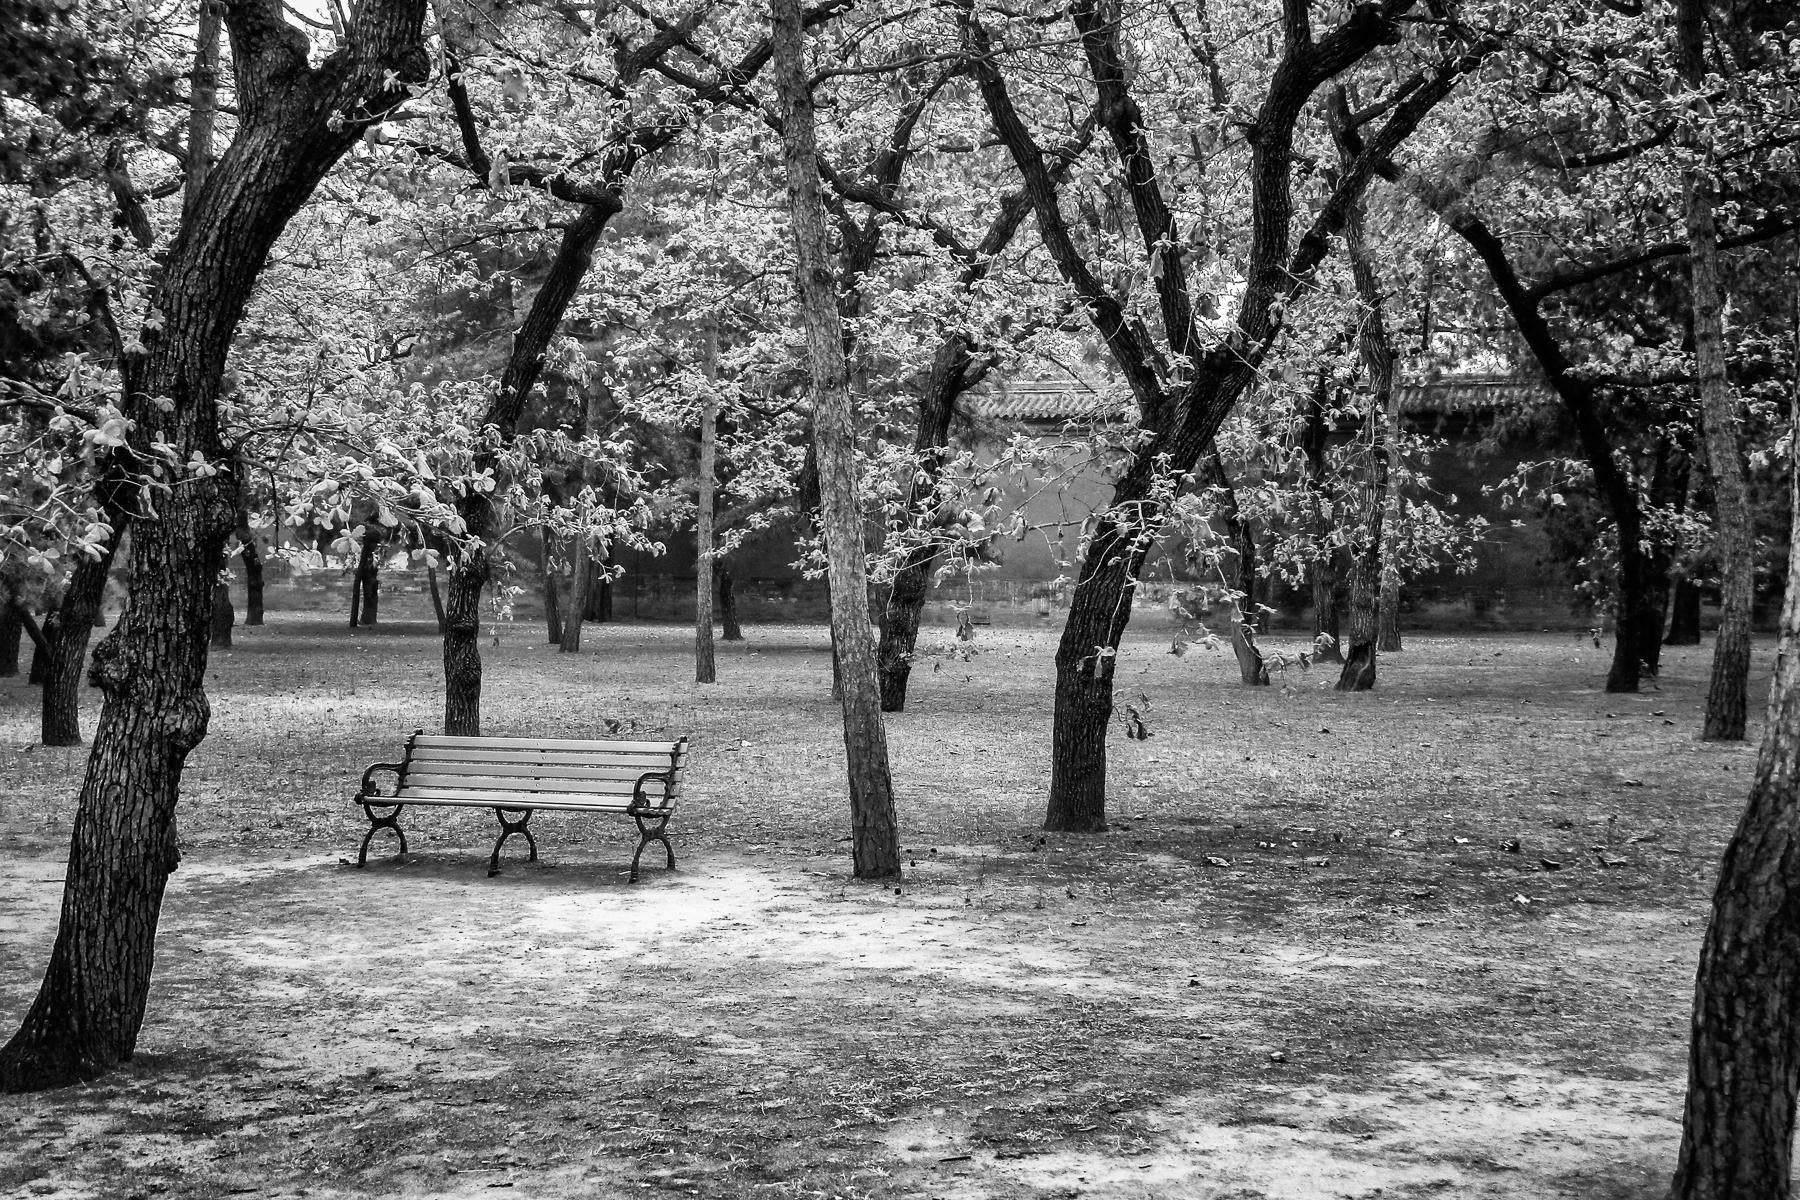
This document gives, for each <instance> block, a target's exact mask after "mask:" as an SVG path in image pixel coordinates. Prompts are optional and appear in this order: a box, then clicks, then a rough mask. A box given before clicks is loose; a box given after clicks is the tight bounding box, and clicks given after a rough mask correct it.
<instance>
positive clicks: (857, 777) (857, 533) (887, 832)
mask: <svg viewBox="0 0 1800 1200" xmlns="http://www.w3.org/2000/svg"><path fill="white" fill-rule="evenodd" d="M770 10H771V15H772V18H773V23H774V36H773V39H772V40H773V44H774V69H775V76H776V89H777V91H778V93H779V95H780V99H781V115H782V121H781V125H782V138H781V140H782V150H783V158H784V159H785V160H786V167H787V184H788V208H789V212H790V213H791V226H792V230H793V236H794V248H795V260H796V261H795V277H796V284H797V286H798V290H799V301H800V316H801V322H802V324H803V325H804V326H805V329H806V346H807V359H808V362H809V364H810V367H811V373H812V385H813V444H814V446H815V448H816V449H817V457H818V463H819V498H820V517H821V523H822V525H823V527H824V533H825V548H826V556H827V560H828V579H829V583H830V593H831V631H832V640H833V643H834V645H835V646H836V647H837V658H838V662H839V666H840V672H841V678H842V680H843V711H844V753H845V758H846V760H847V765H848V771H849V785H850V836H851V842H850V850H851V857H852V861H853V862H854V864H855V873H856V877H857V878H859V879H886V878H892V877H894V876H897V875H899V874H900V839H899V830H898V828H897V826H896V823H895V818H894V793H893V781H892V778H891V776H890V774H889V770H888V754H887V733H886V731H885V730H884V728H883V727H882V721H881V692H880V686H879V684H878V682H877V680H876V676H875V638H874V633H873V630H872V629H871V628H870V624H869V589H868V583H867V579H866V571H865V564H864V547H863V522H862V513H861V512H860V510H859V508H858V505H857V486H856V464H855V429H854V427H853V424H852V420H851V412H850V396H849V390H848V382H847V380H848V376H847V373H846V369H845V364H844V331H843V321H842V319H841V318H840V316H839V315H838V308H837V297H836V295H835V281H836V272H834V271H833V270H832V269H831V263H830V261H829V258H828V255H827V250H826V245H825V204H824V200H823V197H822V196H821V195H820V190H819V167H818V156H817V152H816V150H815V142H814V139H815V132H814V127H813V98H812V90H811V86H810V84H809V83H808V81H807V73H806V47H805V45H804V40H805V35H804V33H803V32H802V29H801V23H800V4H799V0H771V4H770Z"/></svg>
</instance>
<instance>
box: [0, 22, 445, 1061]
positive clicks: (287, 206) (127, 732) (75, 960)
mask: <svg viewBox="0 0 1800 1200" xmlns="http://www.w3.org/2000/svg"><path fill="white" fill-rule="evenodd" d="M424 11H425V5H424V3H423V0H363V3H362V4H361V5H360V6H359V7H358V9H357V12H356V15H355V18H354V21H353V24H352V27H351V29H350V30H349V34H348V37H347V38H346V41H345V43H344V44H343V46H342V48H340V49H338V50H337V51H335V52H333V53H332V54H331V55H329V56H327V57H326V58H325V59H324V60H323V61H322V62H321V63H320V64H319V65H318V66H316V67H312V66H309V65H308V63H307V53H306V49H305V45H306V41H305V39H304V38H303V37H301V36H300V35H299V34H298V33H297V32H296V31H295V30H293V29H292V28H290V27H288V26H286V25H285V24H284V23H283V22H282V20H281V18H280V17H279V16H278V15H276V14H274V13H273V12H272V11H271V10H269V9H267V8H265V7H263V6H256V5H233V6H232V7H231V8H229V9H228V10H227V12H226V20H227V22H228V24H229V25H230V27H231V34H232V39H231V41H232V50H233V59H234V67H235V79H236V83H237V106H238V118H237V119H238V135H237V137H236V139H235V140H234V141H233V143H232V145H231V147H230V148H229V149H228V150H227V151H226V152H225V154H224V156H223V157H222V158H221V159H220V161H219V162H218V164H217V166H216V167H215V168H214V170H213V172H212V175H211V176H210V178H209V179H208V181H207V184H206V186H205V187H204V188H203V189H201V191H200V193H199V194H198V195H197V196H196V197H195V201H194V203H193V204H192V205H191V206H190V207H189V210H188V214H187V216H186V217H185V218H184V220H183V222H182V226H181V229H180V230H179V232H177V234H176V235H175V238H174V240H173V242H172V243H171V245H170V246H169V249H168V253H167V257H166V259H165V261H164V268H163V272H162V276H161V279H160V280H159V282H158V284H157V287H156V291H155V293H154V294H153V296H152V297H151V300H150V309H151V311H153V312H156V313H159V314H160V315H161V316H162V322H161V325H160V327H158V328H146V329H145V330H144V331H143V333H142V341H143V344H144V352H143V353H142V354H138V355H133V356H130V357H128V358H127V359H126V361H125V363H124V364H123V365H124V407H125V411H126V413H127V415H128V416H130V417H131V418H132V419H133V421H134V422H135V427H134V429H133V432H132V437H133V439H134V443H136V449H137V452H138V453H140V454H145V453H147V452H148V444H149V442H150V441H151V440H152V439H161V440H162V441H164V442H166V443H168V444H169V445H170V446H171V447H172V448H173V450H174V453H175V457H176V458H177V460H178V461H188V459H189V458H190V456H191V455H192V454H194V453H199V454H201V455H203V456H204V457H205V458H206V459H209V460H217V459H219V458H222V457H223V456H224V454H225V448H224V446H223V444H222V441H221V438H220V432H219V412H218V399H219V392H220V387H221V379H222V376H223V374H224V369H225V361H226V356H227V353H228V352H229V350H230V347H231V341H232V337H233V334H234V333H235V331H236V329H237V326H238V322H239V321H240V319H241V318H242V315H243V312H244V307H245V304H246V303H247V301H248V299H249V296H250V292H251V289H252V287H253V285H254V283H255V280H256V276H257V274H258V272H259V271H260V270H261V268H262V265H263V263H264V261H265V259H266V257H267V254H268V251H269V247H270V246H271V245H272V244H273V242H274V240H275V239H276V237H278V236H279V235H280V233H281V231H282V229H283V228H284V227H285V226H286V225H287V223H288V221H289V220H290V219H291V218H292V216H293V215H294V213H295V212H296V211H297V210H298V208H299V207H300V205H301V204H303V203H304V202H305V200H306V198H307V196H308V195H309V194H310V193H311V192H312V190H313V187H314V186H315V185H316V184H317V182H318V180H319V179H320V178H321V177H322V176H323V175H324V173H325V172H326V171H327V170H328V169H330V167H331V165H332V164H333V163H334V162H335V161H336V160H337V159H338V158H339V157H340V156H341V155H342V154H343V153H344V151H346V150H347V149H349V147H350V146H351V145H353V144H354V143H355V141H356V140H357V138H359V137H360V136H361V135H362V133H363V130H364V129H365V128H367V127H368V125H369V123H370V121H371V120H372V119H375V118H377V117H378V116H379V115H380V114H384V113H386V112H387V111H389V110H390V109H391V108H392V107H393V106H394V105H396V104H398V103H399V102H400V101H401V100H402V99H403V98H404V97H405V96H406V95H407V94H408V88H409V86H410V85H411V84H414V83H418V82H422V81H423V80H424V79H425V78H426V77H427V76H428V74H429V72H430V59H429V57H428V56H427V55H426V53H425V50H424V47H423V46H422V45H421V44H420V29H421V25H422V23H423V20H424ZM347 114H348V115H347ZM153 401H154V402H153ZM182 483H183V486H181V487H178V488H174V489H172V490H171V491H170V492H169V493H168V494H166V495H164V496H162V497H159V499H158V505H157V507H158V512H157V514H156V515H155V516H154V517H150V516H145V517H143V518H141V519H138V520H135V521H134V525H133V528H132V553H131V565H130V596H131V603H130V604H129V605H128V606H127V607H126V610H125V612H124V614H123V616H122V617H121V618H120V621H119V624H118V626H117V628H115V629H114V630H113V632H112V633H111V634H109V635H108V636H107V637H106V638H105V639H104V640H103V641H102V642H101V643H100V645H99V646H98V647H97V648H96V649H95V651H94V664H93V672H92V674H93V678H94V681H95V682H96V683H97V684H99V686H100V687H101V688H102V690H103V692H104V694H105V700H104V703H103V706H102V708H101V713H100V725H99V729H98V731H97V732H96V735H95V738H94V746H93V749H92V751H91V752H90V754H89V756H88V765H87V773H86V776H85V778H84V780H83V782H82V787H81V795H80V797H79V800H78V801H77V805H76V811H75V819H74V830H73V834H72V836H71V840H70V848H69V859H68V867H67V871H66V876H65V878H66V883H65V885H64V890H63V903H62V915H61V923H60V925H59V926H58V929H57V936H56V941H55V943H54V945H53V946H52V948H51V952H50V962H49V964H48V966H47V967H46V969H45V972H44V980H43V984H42V986H41V987H40V989H39V991H38V994H37V997H36V999H35V1000H34V1001H33V1003H32V1004H31V1006H30V1008H29V1009H28V1010H27V1012H26V1014H25V1018H24V1020H23V1021H22V1022H21V1024H20V1027H19V1030H18V1032H17V1033H16V1034H14V1036H13V1038H12V1040H11V1041H9V1042H8V1043H7V1044H6V1046H5V1047H4V1048H3V1049H0V1090H4V1091H24V1090H35V1089H40V1088H48V1087H56V1086H62V1085H66V1084H70V1083H73V1082H75V1081H77V1080H81V1079H89V1078H92V1077H94V1076H96V1075H99V1074H101V1073H103V1072H105V1071H106V1070H108V1069H109V1068H111V1067H112V1066H114V1065H115V1064H117V1063H118V1062H120V1061H122V1060H125V1059H129V1058H130V1057H131V1055H132V1052H133V1050H134V1048H135V1045H136V1042H137V1035H138V1030H139V1029H140V1028H141V1026H142V1024H143V1020H144V1012H145V1004H146V1001H147V997H148V993H149V986H150V970H151V964H152V961H153V959H154V955H155V938H156V925H157V917H158V915H159V912H160V909H161V902H162V894H163V889H164V886H165V884H166V883H167V880H168V875H169V872H170V871H172V870H173V869H174V868H175V865H176V862H177V861H178V858H179V851H178V849H177V844H176V835H175V802H176V796H177V794H178V789H179V785H180V780H181V771H182V767H183V764H184V763H185V761H186V758H187V755H188V753H189V752H190V751H191V750H192V749H193V748H194V747H195V746H196V745H198V744H199V742H200V740H201V738H202V737H204V735H205V732H206V725H207V719H208V706H207V700H206V693H205V688H204V681H205V670H206V657H207V654H206V642H207V628H208V625H209V624H210V619H211V610H212V586H213V583H214V581H215V579H216V577H217V575H218V572H219V569H220V566H221V562H222V558H223V550H224V543H225V539H226V537H227V536H228V535H229V533H230V531H231V528H232V526H233V524H234V516H235V510H236V504H235V497H234V495H233V494H232V493H233V491H234V488H233V481H232V479H231V477H230V475H229V473H225V472H221V473H219V474H217V475H213V476H210V477H197V478H193V479H184V480H183V481H182ZM114 540H115V542H116V540H117V539H116V538H115V539H114ZM84 562H85V560H84ZM80 569H81V568H80V567H78V568H77V571H78V572H79V571H80ZM104 575H105V572H104V571H101V572H100V576H101V584H102V586H101V587H96V588H93V589H91V595H92V598H93V602H94V603H98V601H99V598H100V596H101V595H102V594H103V585H104ZM71 590H72V591H75V590H82V589H73V588H72V589H71ZM79 624H80V625H81V626H82V634H81V636H82V637H83V638H85V637H86V622H80V623H79ZM70 636H73V631H71V634H70Z"/></svg>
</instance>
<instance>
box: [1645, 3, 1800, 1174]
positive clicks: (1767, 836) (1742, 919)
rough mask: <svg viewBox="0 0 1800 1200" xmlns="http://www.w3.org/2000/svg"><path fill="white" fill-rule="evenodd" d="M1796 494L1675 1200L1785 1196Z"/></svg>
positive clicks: (1794, 1070) (1720, 907)
mask: <svg viewBox="0 0 1800 1200" xmlns="http://www.w3.org/2000/svg"><path fill="white" fill-rule="evenodd" d="M1690 3H1691V0H1690ZM1685 7H1686V6H1685V5H1684V9H1685ZM1796 401H1797V402H1796V404H1795V406H1794V421H1795V425H1794V427H1795V429H1796V431H1797V432H1800V397H1797V398H1796ZM1789 489H1790V494H1789V506H1790V510H1791V512H1790V517H1791V520H1790V530H1791V532H1790V536H1789V539H1788V545H1789V549H1788V574H1787V599H1786V600H1785V602H1784V603H1783V605H1782V612H1781V641H1780V646H1779V649H1778V651H1777V654H1776V658H1775V678H1774V681H1773V682H1772V683H1771V685H1770V688H1769V705H1768V717H1767V720H1766V722H1765V724H1764V726H1763V739H1762V752H1761V754H1760V755H1759V756H1758V757H1757V762H1756V777H1755V780H1754V782H1753V783H1752V784H1751V787H1750V800H1749V803H1748V805H1747V806H1746V807H1745V810H1744V815H1743V817H1742V819H1741V820H1740V821H1739V822H1738V827H1737V832H1736V833H1735V834H1734V835H1733V837H1732V839H1731V843H1730V844H1729V845H1728V846H1727V847H1726V848H1725V858H1724V861H1723V862H1722V863H1721V864H1720V867H1719V882H1718V884H1717V886H1716V887H1715V888H1714V890H1713V902H1712V920H1711V921H1710V922H1709V923H1708V925H1707V927H1706V938H1705V940H1704V942H1703V943H1702V944H1701V948H1700V965H1699V969H1698V971H1697V973H1696V975H1695V979H1694V1015H1693V1025H1692V1041H1691V1043H1690V1045H1689V1050H1688V1089H1687V1102H1686V1105H1685V1107H1684V1108H1683V1111H1682V1131H1681V1155H1680V1159H1679V1161H1678V1164H1677V1166H1676V1169H1675V1180H1674V1185H1673V1187H1672V1189H1671V1191H1670V1196H1671V1200H1736V1198H1738V1197H1753V1198H1755V1200H1786V1198H1787V1197H1788V1196H1789V1195H1790V1187H1791V1179H1792V1171H1793V1166H1792V1155H1793V1145H1794V1098H1795V1088H1796V1083H1797V1082H1800V1041H1796V1039H1795V1037H1794V1029H1795V1025H1796V1022H1797V1021H1800V477H1796V478H1795V479H1793V480H1791V481H1790V484H1789Z"/></svg>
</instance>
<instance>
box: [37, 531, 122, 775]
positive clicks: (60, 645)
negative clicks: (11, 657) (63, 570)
mask: <svg viewBox="0 0 1800 1200" xmlns="http://www.w3.org/2000/svg"><path fill="white" fill-rule="evenodd" d="M118 542H119V539H118V537H117V536H116V535H115V536H114V537H113V538H112V539H111V540H109V541H108V542H107V543H106V545H105V546H104V547H103V548H102V549H101V552H100V557H99V558H87V557H85V556H84V557H82V558H81V559H80V560H79V561H77V562H76V564H75V569H74V570H73V571H71V572H70V573H69V583H68V586H67V587H65V588H64V589H63V594H62V602H61V603H60V604H59V605H58V606H57V610H56V619H55V621H54V629H52V624H53V623H52V622H51V621H48V620H46V621H45V622H44V640H45V642H46V643H48V645H49V647H50V653H49V654H48V655H47V656H46V659H45V662H44V678H43V685H44V693H43V711H42V714H41V715H42V722H41V732H42V736H43V742H44V745H46V746H79V745H81V668H82V664H83V662H84V661H85V660H86V658H87V645H88V638H89V637H90V636H92V630H93V628H94V617H95V616H96V615H98V614H99V612H100V606H101V602H102V601H103V600H105V598H106V577H107V573H108V572H109V571H110V570H111V569H112V560H113V554H114V552H115V551H116V550H117V547H118Z"/></svg>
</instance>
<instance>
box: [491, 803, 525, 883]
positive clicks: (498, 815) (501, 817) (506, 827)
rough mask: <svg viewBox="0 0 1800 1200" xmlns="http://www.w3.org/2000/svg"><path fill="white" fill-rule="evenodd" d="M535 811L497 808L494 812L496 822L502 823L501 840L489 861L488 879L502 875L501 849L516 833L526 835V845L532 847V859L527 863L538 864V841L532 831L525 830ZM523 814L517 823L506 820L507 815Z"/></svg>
mask: <svg viewBox="0 0 1800 1200" xmlns="http://www.w3.org/2000/svg"><path fill="white" fill-rule="evenodd" d="M533 811H534V810H532V809H529V808H496V809H495V810H494V817H495V819H496V820H498V821H499V822H500V840H499V841H497V842H495V843H494V853H493V856H492V857H490V858H489V859H488V878H489V879H492V878H493V877H494V876H496V875H498V874H499V873H500V847H502V846H504V845H506V839H507V838H509V837H511V836H512V835H513V834H515V833H522V834H524V835H525V844H526V845H527V846H529V847H531V857H530V858H528V859H526V860H525V861H526V862H536V861H537V839H536V838H534V837H532V836H531V830H529V829H527V828H525V825H526V822H528V821H530V820H531V814H532V812H533ZM521 812H522V813H524V814H525V815H524V816H522V817H520V818H519V819H518V820H517V821H509V820H507V819H506V814H507V813H521Z"/></svg>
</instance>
